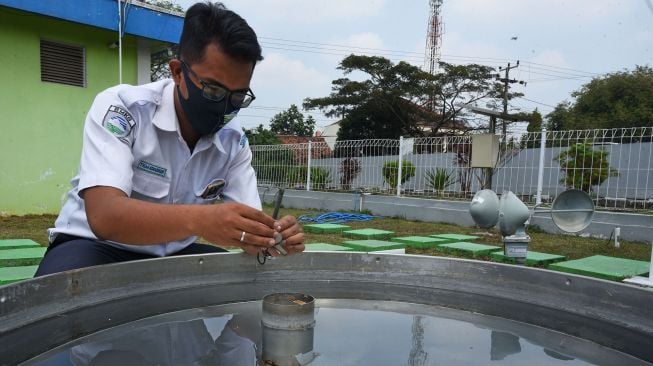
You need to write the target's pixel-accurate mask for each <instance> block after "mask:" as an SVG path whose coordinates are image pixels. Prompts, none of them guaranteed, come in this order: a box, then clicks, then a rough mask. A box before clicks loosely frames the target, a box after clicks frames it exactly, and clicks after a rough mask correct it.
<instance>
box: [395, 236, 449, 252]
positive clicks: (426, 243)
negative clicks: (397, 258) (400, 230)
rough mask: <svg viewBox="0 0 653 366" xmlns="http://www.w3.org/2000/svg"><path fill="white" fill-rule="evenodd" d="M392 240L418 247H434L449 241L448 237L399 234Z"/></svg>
mask: <svg viewBox="0 0 653 366" xmlns="http://www.w3.org/2000/svg"><path fill="white" fill-rule="evenodd" d="M390 240H391V241H394V242H397V243H404V244H406V246H409V247H411V248H418V249H427V248H433V247H436V246H438V245H440V244H444V243H448V242H449V241H448V240H447V239H442V238H432V237H429V236H399V237H396V238H392V239H390Z"/></svg>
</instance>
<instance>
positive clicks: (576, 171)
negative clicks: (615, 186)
mask: <svg viewBox="0 0 653 366" xmlns="http://www.w3.org/2000/svg"><path fill="white" fill-rule="evenodd" d="M608 154H609V153H608V152H607V151H604V150H595V149H593V148H592V145H591V144H590V143H588V142H582V143H578V144H575V145H571V146H570V147H569V149H567V150H565V151H563V152H561V153H560V154H559V155H558V156H556V157H555V160H557V161H558V162H559V163H560V170H562V171H563V172H564V173H565V176H564V177H563V178H562V179H561V180H560V183H562V184H564V185H565V186H566V187H567V188H576V189H580V190H583V191H592V187H593V186H598V185H600V184H601V183H603V182H604V181H605V180H606V179H608V177H616V176H619V172H618V171H617V170H616V169H613V168H610V164H609V159H608Z"/></svg>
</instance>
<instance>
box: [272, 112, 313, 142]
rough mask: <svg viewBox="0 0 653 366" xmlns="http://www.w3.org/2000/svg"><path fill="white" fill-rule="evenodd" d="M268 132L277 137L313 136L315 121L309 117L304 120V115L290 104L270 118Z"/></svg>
mask: <svg viewBox="0 0 653 366" xmlns="http://www.w3.org/2000/svg"><path fill="white" fill-rule="evenodd" d="M270 130H271V131H272V132H274V133H276V134H278V135H294V136H313V132H314V131H315V119H314V118H313V116H310V115H309V116H308V117H307V118H306V119H305V120H304V115H303V114H301V112H299V109H298V108H297V106H296V105H294V104H292V105H291V106H290V108H288V109H287V110H285V111H283V112H281V113H277V114H275V115H274V117H272V119H271V120H270Z"/></svg>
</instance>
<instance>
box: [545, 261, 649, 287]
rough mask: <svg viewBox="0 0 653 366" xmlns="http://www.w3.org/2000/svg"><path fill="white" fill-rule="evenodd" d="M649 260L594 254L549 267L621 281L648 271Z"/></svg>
mask: <svg viewBox="0 0 653 366" xmlns="http://www.w3.org/2000/svg"><path fill="white" fill-rule="evenodd" d="M649 268H650V266H649V262H644V261H636V260H633V259H624V258H614V257H607V256H604V255H594V256H591V257H587V258H582V259H576V260H572V261H566V262H559V263H554V264H551V265H550V266H549V269H552V270H555V271H561V272H568V273H575V274H580V275H584V276H590V277H597V278H602V279H605V280H613V281H621V280H623V279H625V278H628V277H633V276H642V275H645V274H647V273H648V271H649Z"/></svg>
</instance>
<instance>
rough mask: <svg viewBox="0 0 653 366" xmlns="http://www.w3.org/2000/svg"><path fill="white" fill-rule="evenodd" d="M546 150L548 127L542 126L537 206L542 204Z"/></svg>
mask: <svg viewBox="0 0 653 366" xmlns="http://www.w3.org/2000/svg"><path fill="white" fill-rule="evenodd" d="M545 149H546V127H545V126H542V138H541V139H540V164H539V166H538V168H537V194H536V196H535V206H539V205H541V204H542V184H543V180H544V150H545Z"/></svg>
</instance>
